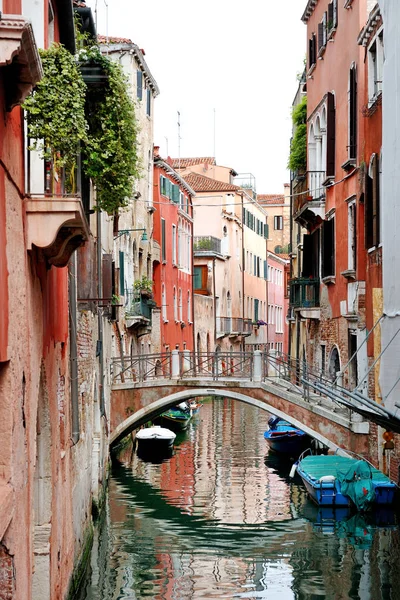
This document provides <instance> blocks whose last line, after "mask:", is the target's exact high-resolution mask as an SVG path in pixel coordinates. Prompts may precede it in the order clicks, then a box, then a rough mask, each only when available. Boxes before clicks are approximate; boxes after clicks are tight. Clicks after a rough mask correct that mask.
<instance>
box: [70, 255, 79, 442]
mask: <svg viewBox="0 0 400 600" xmlns="http://www.w3.org/2000/svg"><path fill="white" fill-rule="evenodd" d="M68 276H69V286H68V301H69V331H70V336H69V339H70V344H69V360H70V370H71V422H72V432H71V439H72V444H73V445H75V444H76V443H77V442H78V441H79V434H80V431H79V430H80V427H79V398H78V348H77V340H76V325H77V322H76V321H77V319H76V253H75V252H74V253H73V255H72V256H71V260H70V262H69V267H68Z"/></svg>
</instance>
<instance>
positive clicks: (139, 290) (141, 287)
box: [133, 275, 153, 298]
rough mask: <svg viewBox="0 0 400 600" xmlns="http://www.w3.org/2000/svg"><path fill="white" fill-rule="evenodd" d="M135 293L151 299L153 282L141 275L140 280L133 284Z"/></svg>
mask: <svg viewBox="0 0 400 600" xmlns="http://www.w3.org/2000/svg"><path fill="white" fill-rule="evenodd" d="M133 289H134V290H135V293H136V294H138V295H141V296H146V297H147V298H151V297H152V295H153V281H152V280H151V279H148V277H146V275H143V276H142V277H141V279H137V280H136V281H135V283H134V284H133Z"/></svg>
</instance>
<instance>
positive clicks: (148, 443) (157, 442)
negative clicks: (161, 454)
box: [136, 425, 176, 452]
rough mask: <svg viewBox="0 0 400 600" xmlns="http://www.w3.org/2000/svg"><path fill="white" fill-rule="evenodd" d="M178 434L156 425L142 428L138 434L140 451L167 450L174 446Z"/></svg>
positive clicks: (137, 439)
mask: <svg viewBox="0 0 400 600" xmlns="http://www.w3.org/2000/svg"><path fill="white" fill-rule="evenodd" d="M175 438H176V434H175V433H174V432H173V431H171V430H170V429H166V428H164V427H160V426H159V425H154V426H153V427H145V428H144V429H140V430H139V431H138V432H137V434H136V441H137V444H138V450H139V451H142V452H143V451H145V450H147V451H148V450H152V451H153V450H154V451H158V450H166V449H169V448H172V446H173V444H174V441H175Z"/></svg>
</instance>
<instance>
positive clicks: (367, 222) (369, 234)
mask: <svg viewBox="0 0 400 600" xmlns="http://www.w3.org/2000/svg"><path fill="white" fill-rule="evenodd" d="M372 204H373V180H372V179H371V177H370V176H369V174H368V170H367V173H366V174H365V197H364V241H365V248H366V249H367V250H368V249H369V248H372V246H373V245H374V241H373V218H372V215H373V209H372Z"/></svg>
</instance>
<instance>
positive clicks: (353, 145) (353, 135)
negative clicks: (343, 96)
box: [349, 68, 357, 159]
mask: <svg viewBox="0 0 400 600" xmlns="http://www.w3.org/2000/svg"><path fill="white" fill-rule="evenodd" d="M349 112H350V114H349V117H350V127H349V130H350V140H349V146H350V147H349V158H354V159H356V158H357V76H356V69H355V68H352V69H350V111H349Z"/></svg>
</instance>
